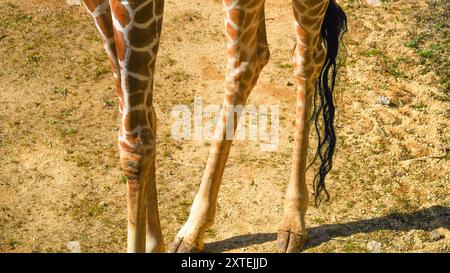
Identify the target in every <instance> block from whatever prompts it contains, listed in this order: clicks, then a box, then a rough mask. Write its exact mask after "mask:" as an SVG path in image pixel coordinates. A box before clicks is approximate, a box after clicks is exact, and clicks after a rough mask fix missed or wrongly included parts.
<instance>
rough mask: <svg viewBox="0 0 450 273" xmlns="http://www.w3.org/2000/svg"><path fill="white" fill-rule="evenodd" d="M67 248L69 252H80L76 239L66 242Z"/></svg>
mask: <svg viewBox="0 0 450 273" xmlns="http://www.w3.org/2000/svg"><path fill="white" fill-rule="evenodd" d="M67 248H68V249H69V252H70V253H81V246H80V242H78V241H70V242H68V243H67Z"/></svg>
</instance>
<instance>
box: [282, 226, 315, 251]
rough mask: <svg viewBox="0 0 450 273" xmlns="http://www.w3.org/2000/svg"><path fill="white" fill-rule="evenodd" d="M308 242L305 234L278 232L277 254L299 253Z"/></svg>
mask: <svg viewBox="0 0 450 273" xmlns="http://www.w3.org/2000/svg"><path fill="white" fill-rule="evenodd" d="M307 241H308V235H307V234H306V233H296V232H292V231H284V230H280V231H278V238H277V248H278V252H279V253H298V252H301V251H302V249H303V247H304V246H305V243H306V242H307Z"/></svg>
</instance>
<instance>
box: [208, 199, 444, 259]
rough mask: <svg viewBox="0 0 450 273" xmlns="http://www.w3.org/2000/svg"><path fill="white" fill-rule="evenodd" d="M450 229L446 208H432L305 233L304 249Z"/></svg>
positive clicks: (213, 247) (249, 238)
mask: <svg viewBox="0 0 450 273" xmlns="http://www.w3.org/2000/svg"><path fill="white" fill-rule="evenodd" d="M440 227H444V228H450V208H448V207H444V206H432V207H429V208H427V209H423V210H419V211H415V212H412V213H392V214H389V215H386V216H383V217H378V218H373V219H367V220H359V221H354V222H348V223H344V224H331V225H323V226H318V227H313V228H310V229H308V232H309V235H310V238H309V241H308V243H307V244H306V246H305V249H308V248H312V247H315V246H318V245H320V244H322V243H325V242H328V241H330V240H332V239H333V238H336V237H348V236H351V235H353V234H356V233H370V232H374V231H378V230H395V231H409V230H412V229H421V230H425V231H431V230H433V229H436V228H440ZM276 238H277V234H276V233H258V234H247V235H239V236H235V237H232V238H228V239H225V240H222V241H218V242H213V243H209V244H207V245H206V252H214V253H217V252H224V251H228V250H232V249H238V248H243V247H247V246H251V245H257V244H262V243H266V242H271V241H275V240H276Z"/></svg>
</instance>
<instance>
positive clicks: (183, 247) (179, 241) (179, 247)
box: [169, 237, 204, 253]
mask: <svg viewBox="0 0 450 273" xmlns="http://www.w3.org/2000/svg"><path fill="white" fill-rule="evenodd" d="M203 251H204V249H201V248H199V247H196V246H194V245H192V244H189V243H187V242H185V241H184V240H183V238H178V237H177V238H175V241H173V243H172V244H171V245H170V247H169V253H201V252H203Z"/></svg>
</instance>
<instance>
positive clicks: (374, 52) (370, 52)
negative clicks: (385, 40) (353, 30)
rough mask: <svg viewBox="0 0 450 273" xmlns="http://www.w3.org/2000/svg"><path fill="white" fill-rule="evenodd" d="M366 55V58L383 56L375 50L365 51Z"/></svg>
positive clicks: (379, 51)
mask: <svg viewBox="0 0 450 273" xmlns="http://www.w3.org/2000/svg"><path fill="white" fill-rule="evenodd" d="M366 55H367V56H368V57H374V56H380V55H383V52H382V51H381V50H379V49H377V48H371V49H369V50H367V52H366Z"/></svg>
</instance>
